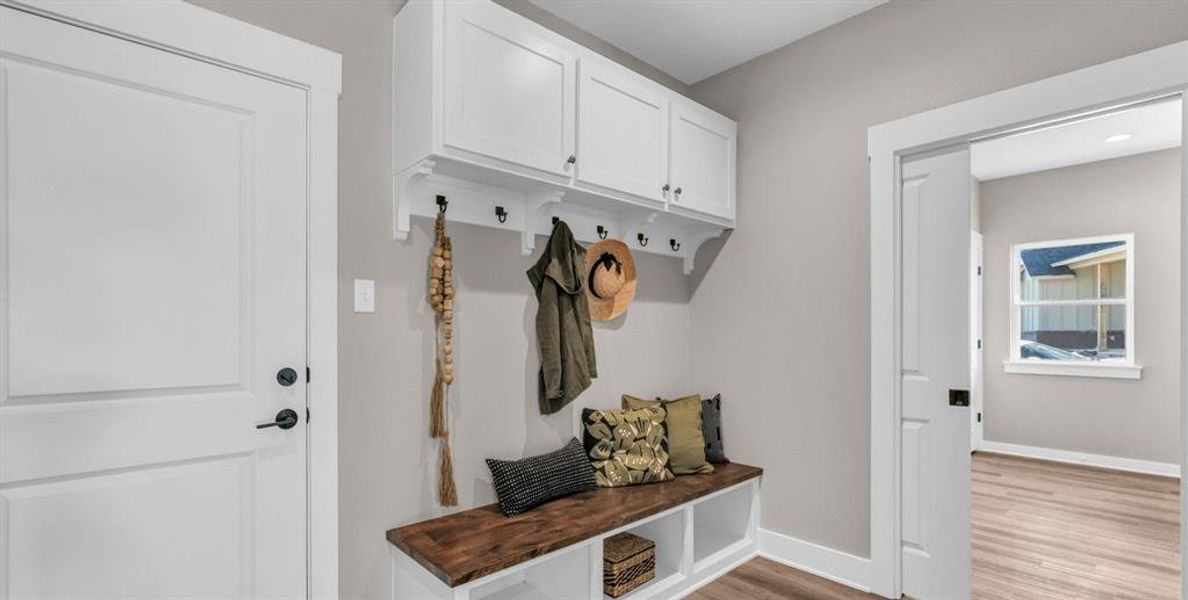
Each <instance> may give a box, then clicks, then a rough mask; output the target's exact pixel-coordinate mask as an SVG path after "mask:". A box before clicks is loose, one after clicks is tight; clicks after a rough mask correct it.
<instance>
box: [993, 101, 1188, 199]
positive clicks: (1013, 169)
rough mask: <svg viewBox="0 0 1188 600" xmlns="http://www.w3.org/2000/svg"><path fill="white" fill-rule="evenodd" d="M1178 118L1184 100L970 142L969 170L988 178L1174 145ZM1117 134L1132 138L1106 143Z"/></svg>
mask: <svg viewBox="0 0 1188 600" xmlns="http://www.w3.org/2000/svg"><path fill="white" fill-rule="evenodd" d="M1182 119H1183V101H1182V100H1174V101H1169V102H1161V103H1159V104H1151V105H1147V106H1142V107H1139V108H1134V109H1130V110H1125V111H1121V112H1116V113H1110V114H1108V115H1104V116H1100V117H1095V118H1091V119H1085V120H1081V121H1076V122H1073V123H1069V124H1064V125H1060V126H1058V127H1051V128H1047V129H1040V130H1038V131H1032V132H1028V133H1024V134H1021V135H1016V136H1012V137H1006V138H1000V139H995V140H990V141H986V142H982V143H978V144H974V145H973V147H972V157H971V159H972V161H973V165H972V166H973V174H974V177H976V178H978V179H979V180H981V181H987V180H990V179H998V178H1000V177H1010V176H1012V175H1022V174H1024V173H1033V172H1035V171H1046V170H1048V169H1058V168H1060V167H1068V166H1072V165H1079V164H1083V163H1090V162H1096V161H1099V160H1106V159H1109V158H1119V157H1122V156H1130V155H1132V154H1142V153H1144V152H1154V151H1156V150H1165V149H1167V148H1175V147H1177V146H1180V145H1181V144H1182V143H1183V140H1182V139H1181V138H1182V137H1183V131H1184V130H1183V127H1182V126H1181V124H1180V123H1181V120H1182ZM1121 134H1132V135H1133V137H1131V138H1130V139H1127V140H1124V141H1119V142H1113V143H1111V142H1107V141H1106V138H1108V137H1110V136H1114V135H1121Z"/></svg>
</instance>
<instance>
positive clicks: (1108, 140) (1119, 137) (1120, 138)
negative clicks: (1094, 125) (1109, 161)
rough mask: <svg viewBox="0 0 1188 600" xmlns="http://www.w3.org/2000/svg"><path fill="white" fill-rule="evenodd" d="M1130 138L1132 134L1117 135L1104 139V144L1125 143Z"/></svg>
mask: <svg viewBox="0 0 1188 600" xmlns="http://www.w3.org/2000/svg"><path fill="white" fill-rule="evenodd" d="M1132 137H1134V134H1133V133H1117V134H1114V135H1111V136H1110V137H1108V138H1106V143H1108V144H1113V143H1114V142H1125V141H1126V140H1128V139H1130V138H1132Z"/></svg>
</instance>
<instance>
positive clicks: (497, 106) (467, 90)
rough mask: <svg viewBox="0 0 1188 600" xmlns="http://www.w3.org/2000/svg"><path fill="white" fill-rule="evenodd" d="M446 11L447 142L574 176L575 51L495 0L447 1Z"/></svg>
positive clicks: (503, 158)
mask: <svg viewBox="0 0 1188 600" xmlns="http://www.w3.org/2000/svg"><path fill="white" fill-rule="evenodd" d="M445 16H446V24H445V42H446V43H445V77H444V89H443V93H444V96H445V98H444V99H445V113H444V117H445V120H444V128H443V133H444V139H443V142H444V143H445V145H447V146H451V147H453V148H457V149H459V150H463V151H469V152H474V153H476V154H481V155H484V156H489V157H491V158H496V159H499V160H504V161H507V162H510V163H514V164H518V165H523V166H525V167H530V168H533V169H537V170H540V171H544V172H547V173H553V174H557V175H567V174H571V173H572V171H573V166H574V165H573V162H572V160H573V159H571V157H572V156H573V155H574V106H575V97H574V82H575V81H576V69H575V66H576V61H575V59H574V56H573V54H571V53H570V52H569V51H568V50H567V49H566V48H564V47H562V46H561V45H558V44H556V43H553V42H551V41H550V40H549V39H548V38H546V37H544V36H541V35H539V34H538V33H537V32H536V31H535V28H533V27H527V26H526V24H525V22H524V20H523V19H522V18H521V17H519V16H517V15H515V14H513V13H511V12H509V11H507V10H506V9H504V8H502V7H499V6H496V5H494V4H490V3H486V2H482V3H475V2H458V3H449V4H447V6H446V14H445Z"/></svg>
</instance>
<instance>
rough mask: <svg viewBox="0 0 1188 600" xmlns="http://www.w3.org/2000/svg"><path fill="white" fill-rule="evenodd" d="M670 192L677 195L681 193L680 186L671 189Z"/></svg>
mask: <svg viewBox="0 0 1188 600" xmlns="http://www.w3.org/2000/svg"><path fill="white" fill-rule="evenodd" d="M672 193H673V194H676V195H677V196H680V195H681V188H677V189H675V190H673V191H672Z"/></svg>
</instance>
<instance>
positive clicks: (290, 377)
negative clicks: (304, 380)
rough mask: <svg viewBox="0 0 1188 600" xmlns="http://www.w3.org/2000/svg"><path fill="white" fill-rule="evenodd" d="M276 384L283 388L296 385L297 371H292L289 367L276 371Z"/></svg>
mask: <svg viewBox="0 0 1188 600" xmlns="http://www.w3.org/2000/svg"><path fill="white" fill-rule="evenodd" d="M276 382H277V383H279V384H281V385H283V386H285V387H289V386H291V385H293V384H294V383H297V371H294V370H293V369H292V368H291V367H285V368H283V369H281V370H279V371H277V372H276Z"/></svg>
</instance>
